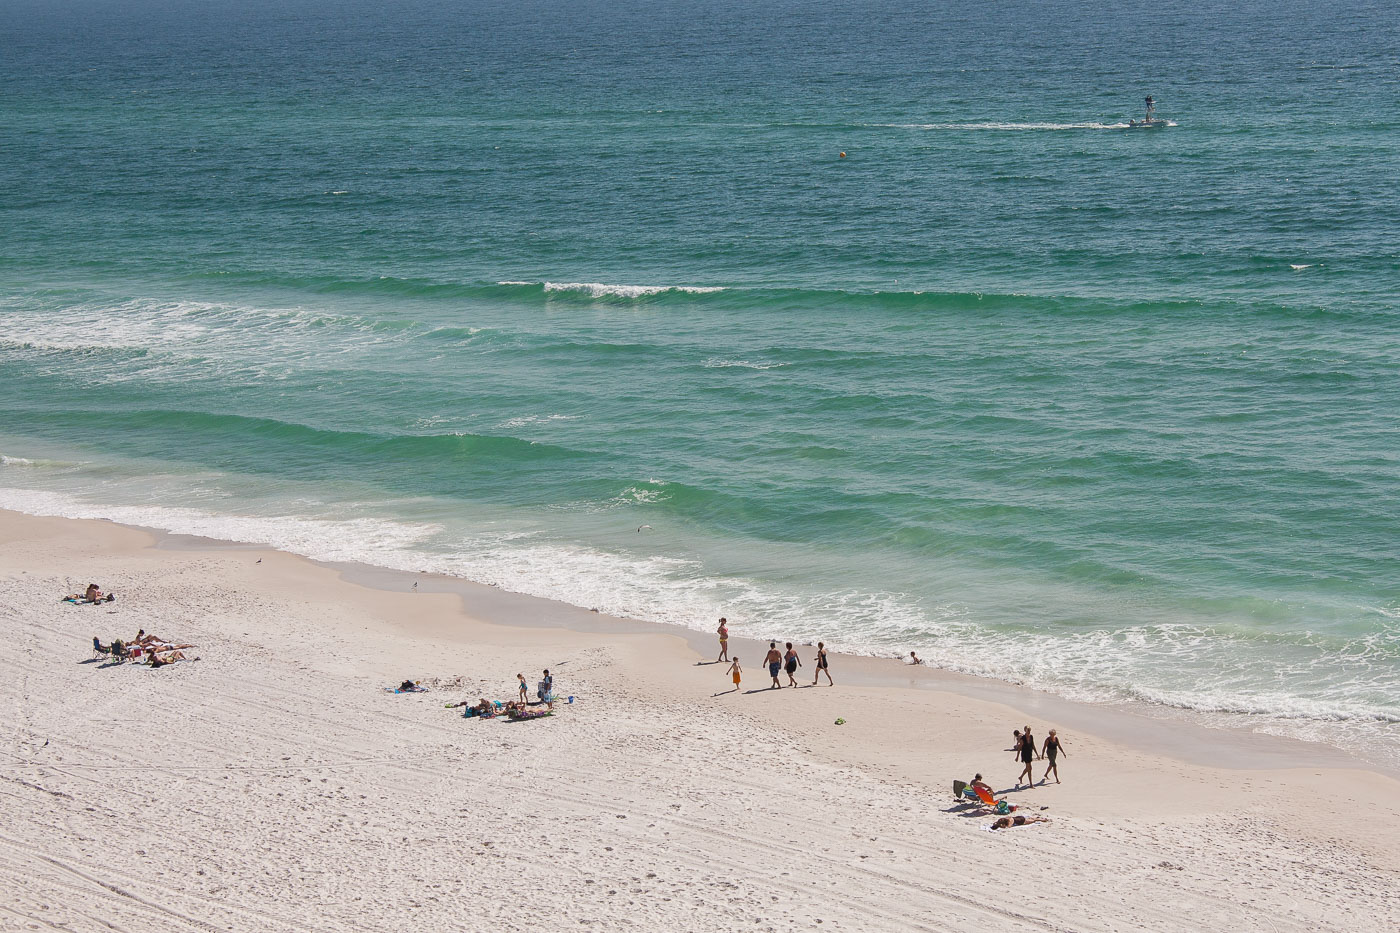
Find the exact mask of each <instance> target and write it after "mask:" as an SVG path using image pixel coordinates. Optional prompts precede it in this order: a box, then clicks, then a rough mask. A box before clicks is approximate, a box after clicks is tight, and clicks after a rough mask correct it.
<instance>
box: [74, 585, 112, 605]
mask: <svg viewBox="0 0 1400 933" xmlns="http://www.w3.org/2000/svg"><path fill="white" fill-rule="evenodd" d="M116 598H117V597H116V594H115V593H103V592H102V591H101V590H99V589H98V588H97V584H96V583H89V584H88V585H87V589H86V590H84V591H83V592H81V593H69V594H68V595H67V596H65V597H63V602H67V603H110V602H111V601H112V600H114V599H116Z"/></svg>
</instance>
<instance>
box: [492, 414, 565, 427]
mask: <svg viewBox="0 0 1400 933" xmlns="http://www.w3.org/2000/svg"><path fill="white" fill-rule="evenodd" d="M578 418H579V416H578V415H522V416H521V417H519V418H511V419H509V420H506V421H502V422H501V423H500V424H499V425H498V427H502V428H523V427H526V426H528V425H532V424H549V423H550V422H551V421H576V420H578Z"/></svg>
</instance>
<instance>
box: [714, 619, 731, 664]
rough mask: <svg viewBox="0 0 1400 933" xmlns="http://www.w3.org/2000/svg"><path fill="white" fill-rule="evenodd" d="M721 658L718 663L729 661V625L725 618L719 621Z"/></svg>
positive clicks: (717, 659)
mask: <svg viewBox="0 0 1400 933" xmlns="http://www.w3.org/2000/svg"><path fill="white" fill-rule="evenodd" d="M717 631H718V632H719V657H718V658H716V659H715V660H716V661H728V660H729V623H728V622H726V621H725V620H724V616H720V619H719V629H718V630H717Z"/></svg>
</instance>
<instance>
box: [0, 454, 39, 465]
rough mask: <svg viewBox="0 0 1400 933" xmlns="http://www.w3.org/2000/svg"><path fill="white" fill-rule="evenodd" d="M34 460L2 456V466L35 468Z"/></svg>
mask: <svg viewBox="0 0 1400 933" xmlns="http://www.w3.org/2000/svg"><path fill="white" fill-rule="evenodd" d="M33 465H34V461H33V460H26V459H25V458H24V457H7V456H5V455H4V454H0V466H33Z"/></svg>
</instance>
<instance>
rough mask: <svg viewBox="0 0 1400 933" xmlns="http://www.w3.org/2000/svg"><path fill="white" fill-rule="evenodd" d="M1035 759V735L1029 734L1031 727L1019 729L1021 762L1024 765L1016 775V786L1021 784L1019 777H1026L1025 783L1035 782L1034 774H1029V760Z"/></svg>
mask: <svg viewBox="0 0 1400 933" xmlns="http://www.w3.org/2000/svg"><path fill="white" fill-rule="evenodd" d="M1034 760H1035V736H1033V735H1031V727H1030V726H1026V728H1024V729H1022V730H1021V764H1023V765H1024V766H1025V767H1023V768H1022V769H1021V773H1020V774H1018V775H1017V776H1016V786H1017V787H1020V786H1021V778H1022V777H1024V778H1025V779H1026V783H1027V784H1034V783H1035V776H1034V775H1032V774H1031V762H1032V761H1034Z"/></svg>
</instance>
